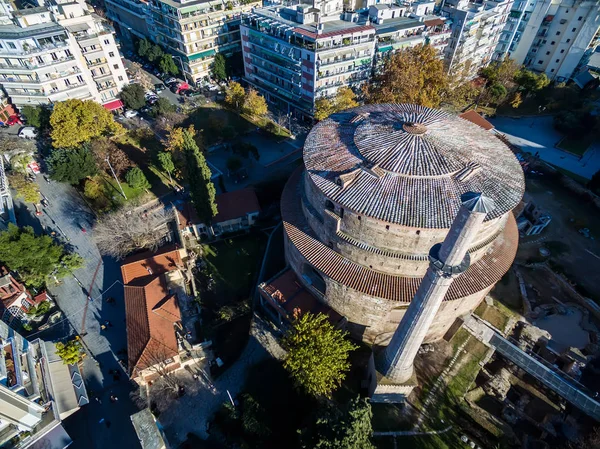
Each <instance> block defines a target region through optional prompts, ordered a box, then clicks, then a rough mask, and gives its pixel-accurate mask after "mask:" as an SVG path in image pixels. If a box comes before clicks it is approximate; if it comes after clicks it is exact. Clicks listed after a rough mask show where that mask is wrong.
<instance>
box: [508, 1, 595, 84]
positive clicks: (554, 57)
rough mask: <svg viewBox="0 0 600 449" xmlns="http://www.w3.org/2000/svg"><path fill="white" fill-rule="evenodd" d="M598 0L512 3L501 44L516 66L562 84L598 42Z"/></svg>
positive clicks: (587, 56) (582, 64)
mask: <svg viewBox="0 0 600 449" xmlns="http://www.w3.org/2000/svg"><path fill="white" fill-rule="evenodd" d="M599 30H600V2H599V1H598V0H515V3H514V6H513V10H512V12H511V15H510V17H509V20H508V23H507V25H506V27H505V30H504V32H503V36H504V37H503V39H502V45H506V48H507V49H508V55H509V56H510V57H511V58H512V59H514V60H515V61H516V62H517V63H519V64H524V65H525V66H526V67H527V68H529V69H531V70H534V71H536V72H540V73H541V72H543V73H545V74H546V75H547V76H548V77H549V78H550V79H556V80H557V81H565V80H568V79H569V78H571V77H572V76H573V75H574V74H576V73H577V70H578V68H579V67H581V66H584V65H585V64H586V63H587V61H588V60H589V57H590V56H591V54H592V53H593V52H594V51H595V50H596V48H597V46H598V45H599V43H600V32H599Z"/></svg>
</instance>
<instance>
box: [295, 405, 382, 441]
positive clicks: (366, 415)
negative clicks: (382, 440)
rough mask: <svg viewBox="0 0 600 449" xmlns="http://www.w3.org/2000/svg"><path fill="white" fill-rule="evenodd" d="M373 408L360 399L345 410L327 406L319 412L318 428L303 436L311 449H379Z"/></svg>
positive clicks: (312, 428) (313, 427) (316, 426)
mask: <svg viewBox="0 0 600 449" xmlns="http://www.w3.org/2000/svg"><path fill="white" fill-rule="evenodd" d="M372 418H373V413H372V412H371V405H370V404H369V402H368V401H367V400H366V399H364V398H360V397H357V398H355V399H353V400H351V401H350V402H349V403H348V404H346V405H345V406H344V407H341V408H339V407H334V406H332V405H325V406H324V407H323V408H321V409H320V410H319V411H318V413H317V419H316V423H315V425H314V426H310V427H309V428H307V429H305V430H304V431H302V433H301V437H302V445H303V447H305V448H307V449H309V448H310V449H313V448H314V449H375V446H374V445H373V443H371V437H372V436H373V427H372V425H371V419H372Z"/></svg>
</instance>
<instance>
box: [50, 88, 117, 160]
mask: <svg viewBox="0 0 600 449" xmlns="http://www.w3.org/2000/svg"><path fill="white" fill-rule="evenodd" d="M50 126H51V128H52V131H51V133H50V136H51V137H52V146H53V147H54V148H74V147H77V146H78V145H80V144H82V143H83V142H87V141H89V140H91V139H93V138H94V137H100V136H104V135H109V134H116V133H119V132H122V130H123V127H122V126H121V125H119V124H118V123H116V122H115V120H114V118H113V116H112V114H111V113H110V112H109V111H108V110H107V109H106V108H104V107H103V106H102V105H101V104H98V103H96V102H95V101H93V100H86V101H82V100H67V101H60V102H58V103H56V104H55V105H54V110H53V111H52V115H51V116H50Z"/></svg>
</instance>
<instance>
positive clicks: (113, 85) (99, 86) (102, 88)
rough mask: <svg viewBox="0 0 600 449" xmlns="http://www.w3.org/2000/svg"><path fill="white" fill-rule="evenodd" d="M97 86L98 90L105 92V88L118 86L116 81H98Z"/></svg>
mask: <svg viewBox="0 0 600 449" xmlns="http://www.w3.org/2000/svg"><path fill="white" fill-rule="evenodd" d="M96 87H97V88H98V92H103V91H105V90H108V89H114V88H115V87H117V85H116V84H115V83H112V82H111V83H106V84H98V83H96Z"/></svg>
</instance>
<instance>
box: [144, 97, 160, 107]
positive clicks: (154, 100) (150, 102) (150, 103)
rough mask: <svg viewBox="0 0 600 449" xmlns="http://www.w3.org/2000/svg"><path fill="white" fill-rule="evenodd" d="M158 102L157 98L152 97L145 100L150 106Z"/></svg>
mask: <svg viewBox="0 0 600 449" xmlns="http://www.w3.org/2000/svg"><path fill="white" fill-rule="evenodd" d="M157 101H158V97H156V96H154V97H148V99H147V100H146V102H147V103H148V104H149V105H150V106H152V105H153V104H154V103H156V102H157Z"/></svg>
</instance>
